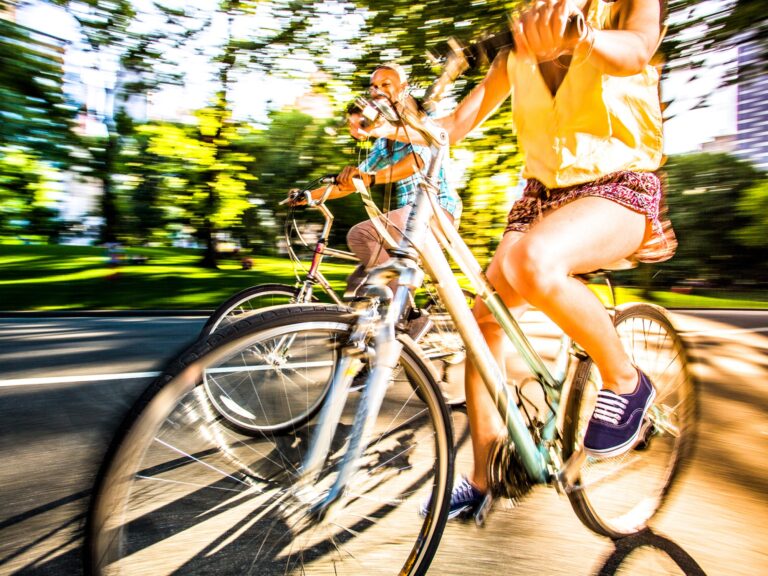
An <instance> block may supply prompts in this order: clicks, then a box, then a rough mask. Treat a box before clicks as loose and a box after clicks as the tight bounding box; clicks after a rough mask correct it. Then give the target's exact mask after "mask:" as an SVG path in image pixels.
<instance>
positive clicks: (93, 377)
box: [0, 372, 160, 388]
mask: <svg viewBox="0 0 768 576" xmlns="http://www.w3.org/2000/svg"><path fill="white" fill-rule="evenodd" d="M159 375H160V372H124V373H122V374H88V375H87V376H56V377H51V378H11V379H9V380H0V388H5V387H9V386H36V385H40V384H71V383H73V382H100V381H102V380H130V379H132V378H157V377H158V376H159Z"/></svg>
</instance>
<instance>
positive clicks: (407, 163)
mask: <svg viewBox="0 0 768 576" xmlns="http://www.w3.org/2000/svg"><path fill="white" fill-rule="evenodd" d="M361 166H362V165H361ZM423 168H424V159H423V158H422V157H421V156H420V155H419V154H408V155H407V156H406V157H405V158H403V159H401V160H399V161H398V162H396V163H395V164H392V165H390V166H385V167H383V168H380V169H378V170H374V171H370V172H363V171H361V167H359V166H347V167H345V168H344V170H342V171H341V174H339V175H338V177H337V178H336V180H337V181H338V183H339V186H340V187H341V188H343V189H344V190H349V191H350V192H351V191H353V190H354V189H355V187H354V185H353V184H352V178H361V179H362V180H363V182H365V185H366V186H370V185H371V183H376V184H387V183H388V182H397V181H398V180H402V179H403V178H408V177H409V176H412V175H413V174H415V173H416V172H419V171H420V170H422V169H423ZM363 169H365V167H364V166H363ZM347 193H349V192H347Z"/></svg>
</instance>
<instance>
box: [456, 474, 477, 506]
mask: <svg viewBox="0 0 768 576" xmlns="http://www.w3.org/2000/svg"><path fill="white" fill-rule="evenodd" d="M474 494H475V488H474V486H472V484H470V483H469V480H467V479H466V478H462V479H461V480H460V481H459V483H458V484H457V485H456V486H455V487H454V489H453V496H455V498H451V500H454V501H456V502H462V503H464V504H466V503H467V502H469V500H470V499H471V498H472V497H473V496H474Z"/></svg>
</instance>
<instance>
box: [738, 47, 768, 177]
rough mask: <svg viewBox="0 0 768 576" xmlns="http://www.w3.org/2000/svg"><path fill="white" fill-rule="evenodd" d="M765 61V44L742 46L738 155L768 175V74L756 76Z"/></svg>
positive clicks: (739, 61)
mask: <svg viewBox="0 0 768 576" xmlns="http://www.w3.org/2000/svg"><path fill="white" fill-rule="evenodd" d="M764 59H765V52H764V45H763V44H762V43H760V42H754V41H753V42H745V43H743V44H742V45H740V46H739V52H738V57H737V66H738V75H739V76H738V80H739V83H738V95H737V103H736V149H735V153H736V154H737V155H738V156H740V157H742V158H744V159H745V160H749V161H750V162H752V164H754V165H755V166H757V167H758V168H760V169H761V170H766V171H768V98H766V95H767V94H768V74H761V73H759V72H757V73H755V70H759V69H760V68H759V67H760V66H761V64H762V61H764Z"/></svg>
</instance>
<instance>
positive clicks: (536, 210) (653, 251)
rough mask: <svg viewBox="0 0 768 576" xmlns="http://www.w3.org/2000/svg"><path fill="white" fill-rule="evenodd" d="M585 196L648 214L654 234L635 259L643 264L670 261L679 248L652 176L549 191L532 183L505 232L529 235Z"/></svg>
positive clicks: (626, 175) (619, 176)
mask: <svg viewBox="0 0 768 576" xmlns="http://www.w3.org/2000/svg"><path fill="white" fill-rule="evenodd" d="M585 196H598V197H600V198H607V199H608V200H612V201H613V202H617V203H618V204H621V205H622V206H626V207H627V208H629V209H630V210H634V211H635V212H640V213H641V214H645V216H646V218H648V221H649V222H650V223H651V232H652V233H651V234H650V236H649V237H648V238H646V240H645V242H644V243H643V245H642V246H641V247H640V249H639V250H638V251H637V252H636V253H635V254H633V256H632V258H634V259H635V260H639V261H640V262H663V261H665V260H669V259H670V258H671V257H672V255H673V254H674V253H675V249H676V248H677V240H676V239H675V233H674V231H673V230H672V224H671V223H670V221H669V220H668V219H667V218H666V214H665V208H664V204H663V202H662V186H661V181H660V180H659V178H658V176H656V174H653V173H652V172H629V171H625V172H616V173H615V174H610V175H608V176H604V177H603V178H599V179H597V180H594V181H592V182H587V183H586V184H577V185H576V186H568V187H567V188H552V189H549V188H547V187H546V186H544V184H542V183H541V182H539V181H538V180H528V182H527V184H526V186H525V191H524V192H523V196H522V198H520V199H519V200H518V201H517V202H515V203H514V204H513V205H512V209H511V210H510V211H509V215H508V216H507V228H506V230H505V232H510V231H514V232H527V231H528V230H529V229H530V228H531V226H532V225H533V224H535V223H536V222H537V221H538V220H540V219H541V218H543V216H544V215H545V214H546V213H547V212H551V211H553V210H557V209H558V208H560V207H561V206H564V205H565V204H568V203H569V202H572V201H574V200H577V199H579V198H584V197H585Z"/></svg>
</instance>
